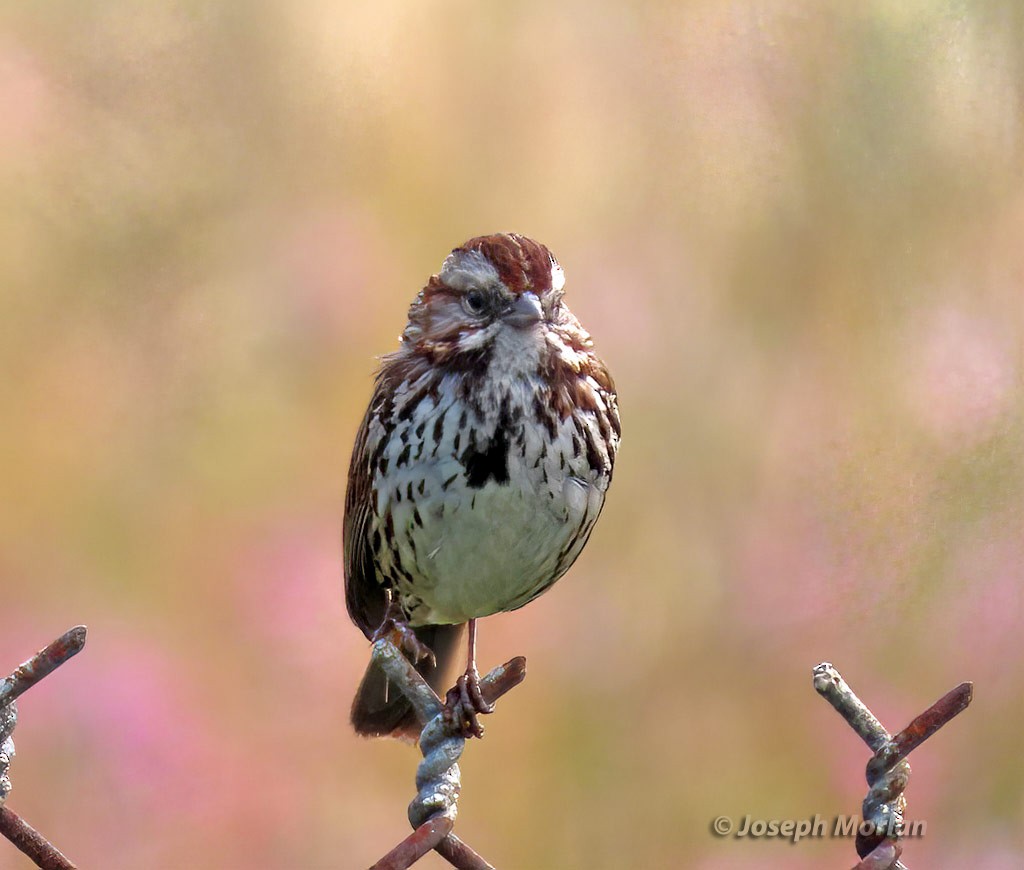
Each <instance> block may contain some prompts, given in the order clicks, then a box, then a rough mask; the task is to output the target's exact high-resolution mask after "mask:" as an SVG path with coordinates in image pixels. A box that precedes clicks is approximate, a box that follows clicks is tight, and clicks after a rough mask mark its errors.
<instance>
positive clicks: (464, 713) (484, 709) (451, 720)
mask: <svg viewBox="0 0 1024 870" xmlns="http://www.w3.org/2000/svg"><path fill="white" fill-rule="evenodd" d="M493 712H494V704H489V703H488V702H487V701H486V700H485V699H484V696H483V693H482V692H481V691H480V673H479V672H478V671H477V669H476V668H475V667H473V666H470V667H469V668H467V670H466V673H464V674H463V675H462V676H461V677H459V678H458V680H456V681H455V685H454V686H453V687H452V688H450V689H449V690H448V694H447V695H446V696H445V701H444V718H445V722H447V723H448V724H449V725H450V726H451V727H452V729H453V730H454V731H455V732H456V733H457V734H459V736H461V737H462V738H463V739H465V740H468V739H469V738H470V737H483V736H484V726H483V725H481V724H480V720H479V718H478V717H479V715H480V714H481V713H493Z"/></svg>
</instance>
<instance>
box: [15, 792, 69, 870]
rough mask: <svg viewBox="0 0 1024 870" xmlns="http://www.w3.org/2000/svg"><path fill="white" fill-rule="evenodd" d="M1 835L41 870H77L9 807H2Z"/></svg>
mask: <svg viewBox="0 0 1024 870" xmlns="http://www.w3.org/2000/svg"><path fill="white" fill-rule="evenodd" d="M0 834H3V835H4V836H5V837H6V838H7V839H8V840H10V841H11V842H12V843H14V845H15V846H17V847H18V848H19V849H20V850H21V851H22V852H24V853H25V854H26V855H28V857H29V858H30V859H31V860H32V861H34V862H35V865H36V866H37V867H39V868H40V870H75V865H74V864H72V863H71V862H70V861H69V860H68V859H67V858H65V857H64V855H63V854H62V853H61V852H60V851H59V850H58V849H57V847H56V846H54V845H53V844H52V843H51V842H50V841H49V840H47V839H46V837H44V836H43V835H42V834H40V833H39V832H38V831H37V830H36V829H35V828H33V827H32V826H31V825H30V824H29V823H28V822H26V821H25V820H24V819H23V818H21V816H19V815H18V814H17V813H15V812H14V811H13V810H9V809H8V808H7V807H0Z"/></svg>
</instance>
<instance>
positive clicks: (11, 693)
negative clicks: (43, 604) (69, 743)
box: [0, 625, 86, 707]
mask: <svg viewBox="0 0 1024 870" xmlns="http://www.w3.org/2000/svg"><path fill="white" fill-rule="evenodd" d="M85 634H86V628H85V626H84V625H76V626H75V627H74V628H72V629H69V630H68V631H66V632H64V634H62V635H61V636H60V637H58V638H57V639H56V640H55V641H54V642H53V643H51V644H49V645H47V646H45V647H43V649H41V650H39V652H37V653H36V654H35V655H34V656H32V658H30V659H29V660H28V661H27V662H24V663H23V664H21V665H18V667H17V668H15V670H14V673H13V674H11V675H10V676H9V677H5V678H4V681H3V682H2V683H0V707H6V706H7V705H8V704H10V703H11V701H13V700H14V699H15V698H17V697H18V696H19V695H22V694H24V693H25V692H26V691H28V690H29V689H31V688H32V687H33V686H34V685H35V684H36V683H38V682H39V681H40V680H41V679H43V677H46V676H48V675H49V674H52V673H53V672H54V671H55V670H57V668H59V667H60V666H61V665H62V664H64V662H66V661H67V660H68V659H69V658H71V657H72V656H73V655H75V654H76V653H79V652H81V651H82V647H84V646H85Z"/></svg>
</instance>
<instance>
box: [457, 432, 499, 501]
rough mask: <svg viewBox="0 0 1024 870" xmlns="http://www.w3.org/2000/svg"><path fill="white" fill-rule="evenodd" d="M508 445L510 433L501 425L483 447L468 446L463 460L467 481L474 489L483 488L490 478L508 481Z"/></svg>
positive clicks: (496, 480)
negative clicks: (488, 442)
mask: <svg viewBox="0 0 1024 870" xmlns="http://www.w3.org/2000/svg"><path fill="white" fill-rule="evenodd" d="M508 446H509V445H508V434H507V432H505V430H504V429H503V428H501V427H499V428H498V431H497V432H495V433H494V437H493V438H492V439H491V442H490V444H488V445H487V446H486V447H484V448H483V449H481V450H478V449H477V448H476V447H473V446H470V447H468V448H466V450H465V452H464V453H463V454H462V457H461V461H462V464H463V466H465V469H466V483H467V484H468V485H469V486H470V487H471V488H472V489H481V488H482V487H483V486H484V484H486V483H487V481H488V480H493V481H494V482H495V483H497V484H503V483H508Z"/></svg>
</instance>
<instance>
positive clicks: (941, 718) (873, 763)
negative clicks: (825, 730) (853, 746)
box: [814, 662, 974, 870]
mask: <svg viewBox="0 0 1024 870" xmlns="http://www.w3.org/2000/svg"><path fill="white" fill-rule="evenodd" d="M814 688H815V690H816V691H817V692H818V694H820V695H821V696H822V697H824V698H825V699H826V700H827V701H828V702H829V703H830V704H831V705H832V706H833V707H834V708H835V709H836V710H837V711H838V712H839V714H840V715H841V716H842V717H843V718H844V719H845V720H846V721H847V723H848V724H849V725H850V727H851V728H853V730H854V731H856V732H857V734H858V735H860V738H861V739H862V740H863V741H864V742H865V743H867V745H868V746H869V747H871V749H872V750H873V751H874V755H873V756H872V757H871V760H870V761H868V764H867V769H866V771H865V772H866V775H867V781H868V786H869V791H868V794H867V797H866V798H864V803H863V807H862V814H863V820H864V821H865V822H870V823H871V826H872V828H873V833H869V834H865V833H860V832H858V834H857V839H856V846H857V854H858V855H859V856H860V857H861V859H862V860H861V862H860V863H859V864H858V865H857V866H856V867H855V868H854V870H890V868H891V870H906V867H905V865H903V864H902V863H900V861H899V857H900V852H901V851H902V847H901V846H900V843H899V839H900V837H901V836H902V833H903V814H904V812H905V811H906V808H907V801H906V798H905V797H904V795H903V792H904V790H905V789H906V787H907V781H908V780H909V778H910V765H909V764H908V763H907V760H906V758H907V755H909V754H910V752H911V751H912V750H914V749H916V748H917V747H918V746H920V745H921V744H922V743H924V741H925V740H927V739H928V738H929V737H931V736H932V735H933V734H934V733H935V732H936V731H938V730H939V729H940V728H941V727H942V726H943V725H945V724H946V723H947V722H949V720H950V719H952V718H953V717H954V716H956V715H957V714H959V713H962V712H963V711H964V710H966V709H967V705H968V704H970V703H971V699H972V697H973V694H974V689H973V686H972V684H971V683H961V684H960V685H959V686H957V687H956V688H955V689H953V690H952V691H951V692H947V693H946V694H945V695H943V696H942V697H941V698H939V700H938V701H936V702H935V703H934V704H932V705H931V706H930V707H929V708H928V709H927V710H925V711H924V712H923V713H922V714H921V715H920V716H917V717H915V718H914V720H913V721H912V722H911V723H910V724H909V725H908V726H907V727H906V728H904V729H903V730H902V731H900V732H899V734H897V735H896V736H895V737H893V736H891V735H890V734H889V732H888V731H886V730H885V728H884V727H883V726H882V723H881V722H879V721H878V719H876V718H875V715H874V714H873V713H872V712H871V711H870V710H869V709H868V708H867V706H866V705H865V704H864V702H863V701H861V700H860V698H858V697H857V696H856V695H855V694H854V692H853V689H851V688H850V687H849V686H848V685H847V683H846V681H845V680H844V679H843V678H842V676H841V675H840V674H839V671H837V670H836V669H835V668H834V667H832V665H831V664H829V663H828V662H823V663H822V664H820V665H818V666H817V667H816V668H815V669H814Z"/></svg>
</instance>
